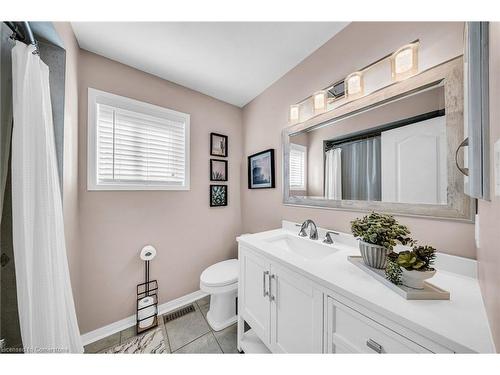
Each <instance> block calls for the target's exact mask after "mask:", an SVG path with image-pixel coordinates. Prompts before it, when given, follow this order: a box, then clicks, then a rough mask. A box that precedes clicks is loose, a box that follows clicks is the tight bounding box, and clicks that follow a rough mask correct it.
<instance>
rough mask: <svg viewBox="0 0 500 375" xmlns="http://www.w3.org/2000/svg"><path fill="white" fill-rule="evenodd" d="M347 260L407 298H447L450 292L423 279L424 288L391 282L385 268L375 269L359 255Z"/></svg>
mask: <svg viewBox="0 0 500 375" xmlns="http://www.w3.org/2000/svg"><path fill="white" fill-rule="evenodd" d="M347 260H348V261H349V262H351V263H352V264H354V265H355V266H356V267H358V268H361V269H362V270H363V271H365V272H366V273H368V274H370V275H371V276H373V277H374V278H375V279H377V280H378V281H380V282H381V283H382V284H384V285H385V286H387V287H388V288H389V289H392V290H393V291H394V292H396V293H397V294H399V295H400V296H402V297H404V298H406V299H408V300H417V299H420V300H422V299H433V300H437V299H442V300H449V299H450V292H448V291H446V290H443V289H441V288H438V287H437V286H435V285H432V284H431V283H429V282H427V281H424V289H413V288H409V287H407V286H404V285H396V284H393V283H391V282H390V281H389V280H387V279H386V278H385V270H383V269H377V268H372V267H369V266H367V265H366V264H365V263H364V262H363V258H362V257H361V256H348V257H347Z"/></svg>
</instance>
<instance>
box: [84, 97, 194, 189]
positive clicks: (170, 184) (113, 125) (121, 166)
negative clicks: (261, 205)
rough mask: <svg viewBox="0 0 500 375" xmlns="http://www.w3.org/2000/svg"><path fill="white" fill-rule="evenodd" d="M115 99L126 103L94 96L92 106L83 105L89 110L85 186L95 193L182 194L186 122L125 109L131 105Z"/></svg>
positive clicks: (143, 105) (143, 110) (157, 109)
mask: <svg viewBox="0 0 500 375" xmlns="http://www.w3.org/2000/svg"><path fill="white" fill-rule="evenodd" d="M95 91H97V90H95ZM109 95H110V96H113V97H116V96H115V95H112V94H109ZM104 97H106V95H104ZM118 98H121V97H118ZM121 99H126V100H125V102H123V100H122V101H117V102H115V103H113V100H109V98H108V100H106V98H104V100H99V95H98V96H97V97H96V101H95V103H90V101H89V105H94V108H95V116H94V121H95V131H94V134H95V145H94V147H93V152H94V153H95V164H94V165H95V171H93V172H89V173H93V176H92V177H94V178H95V181H94V182H93V184H91V185H93V187H94V189H95V190H100V189H106V190H113V189H116V190H121V189H127V190H146V189H147V190H150V189H158V190H162V189H169V190H186V189H188V188H189V165H188V160H189V155H188V148H189V142H188V124H189V123H188V121H187V122H186V119H185V117H183V116H176V114H179V113H178V112H176V113H174V111H170V110H167V109H164V108H160V107H156V106H151V105H149V104H146V103H140V102H136V101H133V102H136V103H135V106H134V105H127V101H132V99H127V98H121ZM137 103H140V104H141V107H140V108H139V107H137ZM129 104H131V103H129ZM149 106H150V107H151V108H150V109H151V111H149V112H150V113H147V112H148V111H147V109H148V107H149ZM124 107H125V108H124ZM127 107H128V108H127ZM138 109H140V110H138ZM161 110H164V111H165V113H162V111H161ZM170 114H172V115H171V116H170ZM182 115H183V114H182ZM91 125H92V124H91ZM90 148H92V147H89V152H90Z"/></svg>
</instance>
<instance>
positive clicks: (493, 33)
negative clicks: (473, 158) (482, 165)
mask: <svg viewBox="0 0 500 375" xmlns="http://www.w3.org/2000/svg"><path fill="white" fill-rule="evenodd" d="M499 101H500V23H499V22H492V23H491V24H490V161H491V162H490V164H491V169H490V179H491V190H490V192H491V202H486V201H482V200H481V201H479V242H480V243H479V248H478V249H477V259H478V261H479V281H480V283H481V289H482V292H483V299H484V302H485V305H486V311H487V313H488V317H489V321H490V327H491V330H492V333H493V338H494V340H495V344H496V347H497V351H498V352H500V230H499V229H500V197H496V196H495V189H494V180H495V171H494V170H493V160H494V157H493V145H494V143H495V142H496V141H497V140H498V139H500V109H499V108H498V103H499Z"/></svg>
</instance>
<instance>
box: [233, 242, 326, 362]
mask: <svg viewBox="0 0 500 375" xmlns="http://www.w3.org/2000/svg"><path fill="white" fill-rule="evenodd" d="M239 259H240V281H239V297H238V306H239V307H238V311H239V324H240V326H241V324H243V320H244V321H246V322H247V323H248V324H249V325H250V326H251V327H252V330H253V331H254V333H255V334H256V335H257V336H258V337H259V339H260V340H261V341H262V342H263V343H264V344H265V345H266V346H267V348H268V349H269V350H270V351H271V352H273V353H322V352H323V293H322V292H321V291H320V290H319V289H317V288H315V285H314V283H312V282H311V281H310V280H308V279H306V278H304V277H302V276H301V275H298V274H297V273H295V272H293V271H291V270H289V269H287V268H286V267H283V266H281V265H279V264H278V263H276V262H273V261H271V260H268V259H267V258H265V257H262V256H260V255H257V254H256V253H254V252H253V251H251V250H248V249H245V248H242V247H240V252H239ZM240 329H241V330H242V327H240ZM241 333H242V332H240V334H241Z"/></svg>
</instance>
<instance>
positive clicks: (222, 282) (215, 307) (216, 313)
mask: <svg viewBox="0 0 500 375" xmlns="http://www.w3.org/2000/svg"><path fill="white" fill-rule="evenodd" d="M200 289H201V290H202V291H204V292H206V293H209V294H210V310H208V313H207V321H208V323H209V324H210V326H211V327H212V329H213V330H214V331H220V330H221V329H224V328H226V327H229V326H230V325H231V324H233V323H236V319H237V317H236V297H237V295H238V259H230V260H225V261H223V262H219V263H216V264H214V265H212V266H210V267H208V268H207V269H206V270H205V271H203V272H202V274H201V276H200Z"/></svg>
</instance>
